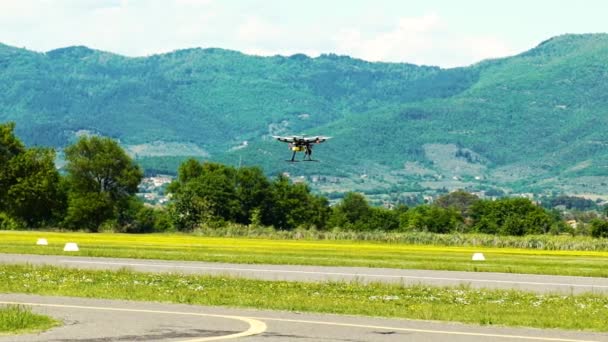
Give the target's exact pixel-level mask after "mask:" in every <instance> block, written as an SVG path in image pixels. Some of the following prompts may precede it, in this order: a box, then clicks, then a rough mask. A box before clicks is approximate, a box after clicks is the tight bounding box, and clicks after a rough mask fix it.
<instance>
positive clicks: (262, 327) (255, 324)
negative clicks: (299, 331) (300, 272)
mask: <svg viewBox="0 0 608 342" xmlns="http://www.w3.org/2000/svg"><path fill="white" fill-rule="evenodd" d="M0 304H6V305H29V306H42V307H56V308H73V309H87V310H106V311H121V312H141V313H154V314H169V315H184V316H201V317H214V318H226V319H235V320H240V321H243V322H246V323H247V324H249V329H247V330H246V331H243V332H240V333H235V334H230V335H223V336H212V337H202V338H197V339H192V340H186V341H183V342H207V341H218V340H227V339H233V338H239V337H246V336H253V335H258V334H261V333H263V332H265V331H266V329H267V326H266V323H264V322H262V321H275V322H287V323H301V324H315V325H328V326H340V327H349V328H362V329H378V330H393V331H404V332H414V333H423V334H440V335H460V336H475V337H494V338H503V339H514V340H532V341H548V342H598V341H596V340H579V339H569V338H559V337H542V336H525V335H508V334H491V333H476V332H466V331H449V330H433V329H416V328H400V327H388V326H380V325H366V324H353V323H340V322H324V321H309V320H298V319H287V318H275V317H244V316H233V315H216V314H204V313H196V312H180V311H161V310H143V309H123V308H110V307H96V306H80V305H62V304H40V303H21V302H4V301H0Z"/></svg>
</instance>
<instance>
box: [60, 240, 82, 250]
mask: <svg viewBox="0 0 608 342" xmlns="http://www.w3.org/2000/svg"><path fill="white" fill-rule="evenodd" d="M63 251H64V252H78V251H79V249H78V245H77V244H76V242H68V243H66V244H65V247H63Z"/></svg>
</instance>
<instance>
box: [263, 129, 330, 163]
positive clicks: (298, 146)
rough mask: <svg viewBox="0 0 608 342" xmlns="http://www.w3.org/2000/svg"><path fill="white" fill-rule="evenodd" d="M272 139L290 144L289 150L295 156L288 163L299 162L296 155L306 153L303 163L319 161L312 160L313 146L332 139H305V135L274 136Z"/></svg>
mask: <svg viewBox="0 0 608 342" xmlns="http://www.w3.org/2000/svg"><path fill="white" fill-rule="evenodd" d="M272 137H273V138H275V139H277V140H278V141H282V142H286V143H288V144H289V149H290V150H291V151H293V155H292V156H291V160H287V161H288V162H297V160H295V158H296V153H298V152H304V160H303V161H317V160H313V159H312V146H313V145H314V144H320V143H322V142H325V141H326V140H327V139H330V138H331V137H323V136H315V137H305V136H303V135H300V136H297V135H294V136H292V137H280V136H276V135H273V136H272Z"/></svg>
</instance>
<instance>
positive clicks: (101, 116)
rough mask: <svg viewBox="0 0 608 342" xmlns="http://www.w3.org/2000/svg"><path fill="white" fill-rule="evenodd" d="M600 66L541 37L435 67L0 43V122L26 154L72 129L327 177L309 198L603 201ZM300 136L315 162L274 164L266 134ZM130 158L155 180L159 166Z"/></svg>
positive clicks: (591, 42) (70, 136) (582, 38)
mask: <svg viewBox="0 0 608 342" xmlns="http://www.w3.org/2000/svg"><path fill="white" fill-rule="evenodd" d="M604 60H608V34H585V35H562V36H557V37H553V38H551V39H548V40H545V41H544V42H541V43H540V44H538V45H537V46H536V47H534V48H532V49H530V50H528V51H526V52H523V53H521V54H518V55H515V56H511V57H505V58H500V59H492V60H485V61H481V62H479V63H475V64H472V65H471V66H468V67H458V68H447V69H443V68H440V67H435V66H417V65H413V64H407V63H375V62H368V61H364V60H361V59H356V58H351V57H348V56H338V55H333V54H327V55H321V56H318V57H314V58H312V57H308V56H306V55H303V54H294V55H291V56H271V57H260V56H250V55H246V54H243V53H241V52H238V51H233V50H225V49H219V48H209V49H201V48H192V49H181V50H176V51H173V52H169V53H164V54H157V55H152V56H147V57H125V56H120V55H116V54H113V53H108V52H104V51H99V50H94V49H90V48H87V47H83V46H76V47H66V48H60V49H55V50H51V51H49V52H46V53H38V52H31V51H29V50H24V49H19V48H13V47H10V46H7V45H0V121H15V122H17V134H19V135H20V136H21V137H22V138H23V139H24V140H25V142H26V143H28V144H39V145H50V146H56V147H61V146H65V145H66V144H68V143H69V142H70V141H73V140H74V138H75V136H76V133H77V132H81V131H86V132H89V133H95V134H102V135H107V136H111V137H114V138H116V139H119V140H120V141H121V143H123V144H124V145H126V146H140V145H142V144H143V145H145V144H156V145H158V144H161V145H162V143H163V142H167V144H168V145H169V143H176V144H178V145H170V146H179V144H180V143H183V144H187V145H188V146H195V147H196V148H200V149H201V150H204V151H206V152H208V154H209V157H208V158H209V159H211V160H217V161H222V162H228V163H233V164H236V163H237V161H238V163H244V164H248V165H261V166H263V167H264V169H265V170H266V171H267V172H268V173H276V172H283V171H288V172H290V173H292V174H293V175H295V176H304V177H306V178H307V179H308V180H309V181H310V180H311V179H313V177H315V179H318V178H319V176H329V177H338V178H339V179H340V180H341V182H342V183H340V184H341V186H339V185H336V183H331V184H320V183H319V184H313V185H314V186H318V188H319V189H321V190H322V191H343V190H344V189H350V188H352V189H360V190H361V191H367V192H378V193H398V192H400V191H402V192H404V190H407V189H410V190H411V189H414V190H420V189H422V190H424V191H426V190H428V191H443V190H444V189H448V190H449V189H452V188H468V189H471V190H480V191H481V190H484V189H500V190H501V191H503V190H504V191H507V192H509V191H519V192H522V191H534V192H546V191H559V192H564V191H565V192H569V193H577V192H583V191H589V190H592V191H593V192H597V193H601V194H604V193H608V188H607V187H606V186H605V185H601V184H602V183H604V184H605V183H606V182H604V181H603V178H602V177H604V170H605V169H606V168H607V167H608V153H606V152H604V149H603V147H604V144H606V141H608V135H607V134H606V133H604V132H603V131H602V130H600V129H597V128H598V127H603V125H605V124H606V123H607V121H608V95H606V94H608V81H607V77H608V67H607V65H606V63H605V62H603V61H604ZM303 132H305V133H309V134H325V135H331V136H334V139H332V140H331V141H330V142H328V143H326V144H324V145H322V146H320V147H319V148H318V151H319V152H316V153H315V155H316V154H317V153H318V154H319V155H320V157H319V158H323V159H324V161H325V162H324V163H321V164H320V165H319V166H317V167H314V168H313V167H308V166H306V167H300V168H294V167H292V166H285V165H284V164H283V162H282V160H283V159H285V156H284V155H285V154H288V152H289V151H286V150H284V148H285V147H284V146H281V145H280V144H278V143H274V142H273V141H272V140H271V139H270V138H269V137H270V136H271V135H274V134H300V133H303ZM244 141H247V144H244V145H243V142H244ZM242 146H245V147H242ZM236 147H238V148H236ZM196 148H194V149H195V150H196ZM145 150H146V149H145V148H140V149H138V151H145ZM138 157H141V161H142V163H143V164H144V166H147V167H149V168H150V169H158V170H159V171H162V168H158V166H159V165H160V164H163V163H165V161H161V160H160V159H159V158H160V157H159V156H157V155H155V156H145V155H138ZM166 157H167V158H165V159H166V160H170V159H171V156H166ZM437 158H440V159H437ZM175 163H176V162H173V164H171V163H169V164H170V165H172V167H174V166H175ZM408 163H409V164H408ZM411 163H414V164H411ZM169 164H167V165H169ZM404 165H409V166H412V165H416V167H414V169H416V170H427V171H428V172H427V171H425V172H423V173H422V174H419V173H417V172H413V171H412V170H410V169H408V168H407V167H405V166H404ZM450 165H456V167H458V168H459V169H458V170H461V171H458V170H457V169H453V170H451V169H450V167H451V166H450ZM577 165H579V167H578V168H577V167H576V166H577ZM165 169H167V167H165ZM429 170H430V171H429ZM462 170H469V171H466V172H464V171H462ZM471 170H476V171H475V172H473V171H471ZM530 170H533V171H530ZM165 171H171V170H165ZM476 173H479V174H476ZM363 175H365V177H363V178H361V177H362V176H363ZM518 175H519V176H518ZM585 177H587V178H585ZM588 177H594V178H593V179H592V181H590V180H589V179H588ZM446 179H450V181H449V182H448V181H446ZM581 179H582V180H584V182H583V181H581ZM586 187H587V188H586ZM589 188H592V189H589ZM405 192H407V191H405Z"/></svg>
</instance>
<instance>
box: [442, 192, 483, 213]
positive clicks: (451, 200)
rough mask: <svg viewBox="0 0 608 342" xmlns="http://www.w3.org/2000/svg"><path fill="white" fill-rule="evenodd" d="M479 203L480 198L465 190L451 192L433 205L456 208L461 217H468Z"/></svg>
mask: <svg viewBox="0 0 608 342" xmlns="http://www.w3.org/2000/svg"><path fill="white" fill-rule="evenodd" d="M477 201H479V197H477V196H475V195H473V194H470V193H468V192H466V191H463V190H457V191H453V192H450V193H449V194H447V195H443V196H440V197H439V198H437V200H436V201H435V202H434V203H433V204H434V205H436V206H438V207H441V208H446V209H447V208H454V209H456V210H458V211H459V212H460V214H461V215H463V216H467V213H468V210H469V208H470V207H471V205H473V203H475V202H477Z"/></svg>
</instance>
